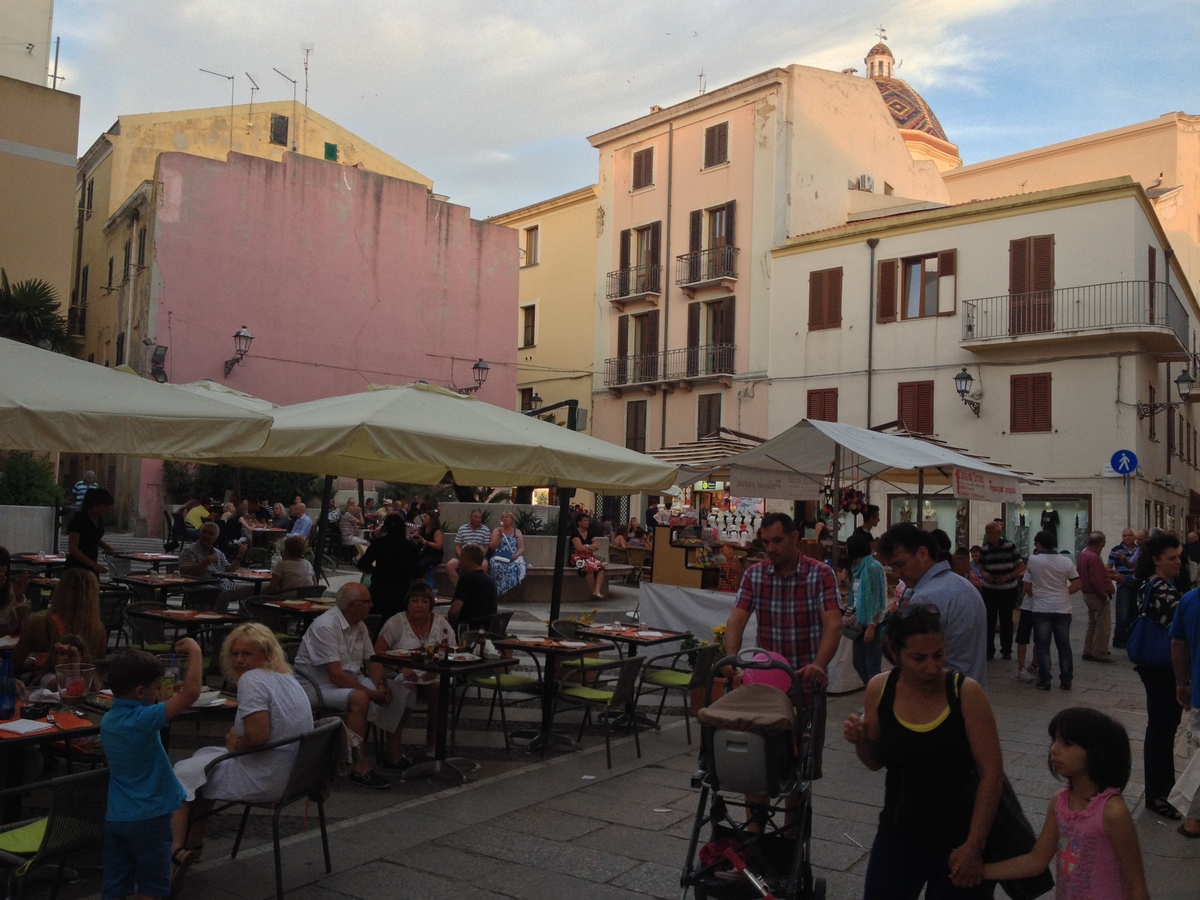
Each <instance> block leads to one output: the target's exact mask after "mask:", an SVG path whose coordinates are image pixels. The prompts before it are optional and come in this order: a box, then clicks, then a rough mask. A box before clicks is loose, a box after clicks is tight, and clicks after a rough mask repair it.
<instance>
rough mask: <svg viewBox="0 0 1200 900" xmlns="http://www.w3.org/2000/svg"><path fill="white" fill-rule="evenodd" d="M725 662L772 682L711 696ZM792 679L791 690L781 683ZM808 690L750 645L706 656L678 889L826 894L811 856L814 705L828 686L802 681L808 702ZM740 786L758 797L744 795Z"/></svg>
mask: <svg viewBox="0 0 1200 900" xmlns="http://www.w3.org/2000/svg"><path fill="white" fill-rule="evenodd" d="M727 665H736V666H737V667H739V668H741V669H743V670H744V671H746V672H747V673H749V672H755V673H756V674H757V675H759V676H760V678H762V680H770V681H774V682H776V683H778V684H779V687H774V686H772V685H771V684H764V683H754V684H744V685H743V686H741V687H739V688H737V689H736V690H733V691H729V692H728V693H726V694H725V695H724V696H723V697H721V698H720V699H718V700H716V701H715V702H714V701H712V685H713V679H714V678H715V677H718V673H719V672H720V671H721V670H722V669H723V668H724V667H725V666H727ZM753 680H755V681H758V680H759V679H753ZM789 683H790V685H791V690H790V692H785V691H783V690H781V687H782V686H783V685H786V684H789ZM805 690H806V687H805V686H804V685H803V684H802V683H801V682H800V680H799V679H798V678H797V677H796V675H795V673H794V672H793V671H792V670H791V667H790V666H788V665H787V664H786V663H784V662H781V661H779V660H777V659H772V658H771V656H770V655H768V653H767V652H766V651H764V650H761V649H759V648H757V647H755V648H748V649H744V650H742V651H741V652H740V653H738V654H737V656H736V657H733V656H727V657H725V658H723V659H721V660H718V661H717V662H716V663H714V664H713V667H712V670H711V673H710V674H709V677H708V681H707V684H706V685H705V693H704V708H703V709H701V710H700V711H699V712H698V713H697V714H696V721H697V722H699V723H700V725H701V728H702V743H701V749H700V768H699V770H698V771H697V772H696V774H695V775H693V776H692V786H693V787H697V788H699V789H700V800H699V803H698V805H697V807H696V820H695V823H694V824H693V826H692V835H691V839H690V841H689V842H688V855H687V861H686V862H685V863H684V869H683V875H682V877H681V878H680V884H681V885H682V887H683V894H682V896H683V897H685V898H686V897H687V892H688V888H691V889H692V891H693V896H694V897H695V898H696V900H706V898H720V900H740V898H746V897H768V898H779V900H783V898H787V900H801V898H803V900H813V898H823V897H824V896H825V880H824V879H823V878H813V874H812V862H811V858H810V853H811V842H812V770H813V747H812V721H813V715H812V714H813V712H814V710H815V709H817V707H818V705H820V706H823V705H824V703H825V692H824V689H823V688H808V691H809V694H810V696H811V702H810V704H809V708H807V709H806V708H805V703H804V697H805ZM793 698H796V699H795V700H793ZM747 794H748V795H754V796H755V797H756V799H757V800H760V801H763V802H761V803H760V802H755V803H754V804H748V803H747V802H746V799H745V797H744V796H743V795H747ZM747 811H749V815H747ZM706 829H707V832H706ZM702 835H704V836H705V840H706V841H707V842H705V841H702ZM697 851H698V852H697ZM697 857H698V858H697Z"/></svg>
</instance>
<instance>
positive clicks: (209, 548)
mask: <svg viewBox="0 0 1200 900" xmlns="http://www.w3.org/2000/svg"><path fill="white" fill-rule="evenodd" d="M220 536H221V526H220V525H218V524H217V523H216V522H205V523H204V524H203V525H201V526H200V533H199V535H198V536H197V537H196V542H195V543H194V544H188V545H187V546H186V547H184V548H183V549H182V550H180V551H179V571H180V572H182V573H183V574H184V575H215V576H216V577H217V578H219V579H220V584H221V596H220V598H219V599H218V601H217V603H218V608H220V609H225V608H227V607H228V606H229V604H230V603H235V602H240V601H241V600H242V598H243V597H248V596H250V595H251V594H253V593H254V587H253V586H252V585H249V584H239V583H238V582H236V581H233V580H232V579H229V578H222V577H221V576H223V575H224V574H225V573H226V572H236V571H237V569H238V566H240V565H241V561H242V558H243V557H244V556H245V555H246V549H247V546H248V545H246V544H240V545H238V551H237V555H236V556H235V557H234V558H233V560H232V561H230V560H229V559H228V558H226V556H225V554H224V553H222V552H221V551H220V549H218V548H217V546H216V543H217V540H218V538H219V537H220Z"/></svg>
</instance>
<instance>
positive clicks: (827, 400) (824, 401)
mask: <svg viewBox="0 0 1200 900" xmlns="http://www.w3.org/2000/svg"><path fill="white" fill-rule="evenodd" d="M804 399H805V404H804V417H805V418H806V419H808V420H809V421H816V422H836V421H837V416H838V389H837V388H813V389H811V390H809V391H808V393H807V394H806V395H805V398H804ZM831 403H832V405H833V418H830V417H829V412H830V410H829V406H830V404H831ZM816 406H819V407H820V410H819V411H820V413H821V414H820V415H819V416H816V415H813V414H812V413H813V409H814V407H816Z"/></svg>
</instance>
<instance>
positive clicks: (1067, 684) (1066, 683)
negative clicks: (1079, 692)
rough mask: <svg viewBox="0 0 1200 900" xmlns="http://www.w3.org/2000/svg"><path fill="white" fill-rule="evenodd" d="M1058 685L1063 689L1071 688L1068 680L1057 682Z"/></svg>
mask: <svg viewBox="0 0 1200 900" xmlns="http://www.w3.org/2000/svg"><path fill="white" fill-rule="evenodd" d="M1059 687H1060V688H1062V689H1063V690H1064V691H1069V690H1070V689H1071V683H1070V682H1069V681H1068V682H1064V683H1062V684H1059Z"/></svg>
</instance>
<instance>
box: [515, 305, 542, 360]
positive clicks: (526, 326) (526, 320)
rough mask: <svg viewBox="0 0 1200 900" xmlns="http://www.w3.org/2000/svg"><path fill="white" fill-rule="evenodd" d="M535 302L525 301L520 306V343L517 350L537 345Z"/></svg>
mask: <svg viewBox="0 0 1200 900" xmlns="http://www.w3.org/2000/svg"><path fill="white" fill-rule="evenodd" d="M537 319H538V315H537V304H536V303H527V304H525V305H524V306H522V307H521V344H520V346H518V347H517V349H518V350H527V349H529V348H530V347H536V346H537V325H538V321H537Z"/></svg>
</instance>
